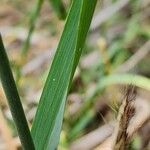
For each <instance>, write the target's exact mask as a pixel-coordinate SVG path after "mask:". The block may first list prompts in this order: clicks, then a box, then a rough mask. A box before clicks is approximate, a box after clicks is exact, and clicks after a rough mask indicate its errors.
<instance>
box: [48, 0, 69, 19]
mask: <svg viewBox="0 0 150 150" xmlns="http://www.w3.org/2000/svg"><path fill="white" fill-rule="evenodd" d="M49 1H50V3H51V4H52V7H53V9H54V11H55V12H56V13H57V15H58V17H59V18H60V19H65V18H66V15H67V12H66V9H65V7H64V4H63V2H62V0H49Z"/></svg>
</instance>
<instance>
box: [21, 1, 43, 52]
mask: <svg viewBox="0 0 150 150" xmlns="http://www.w3.org/2000/svg"><path fill="white" fill-rule="evenodd" d="M43 2H44V0H37V1H36V4H35V6H34V8H33V11H32V13H31V18H30V23H29V24H30V27H29V31H28V35H27V38H26V40H25V42H24V44H23V47H22V55H25V54H27V52H28V49H29V46H30V40H31V37H32V33H33V31H34V28H35V23H36V20H37V17H38V16H39V13H40V10H41V7H42V4H43Z"/></svg>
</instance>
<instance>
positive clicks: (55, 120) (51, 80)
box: [31, 0, 97, 150]
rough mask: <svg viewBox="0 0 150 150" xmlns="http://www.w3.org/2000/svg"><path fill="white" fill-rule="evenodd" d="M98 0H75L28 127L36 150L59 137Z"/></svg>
mask: <svg viewBox="0 0 150 150" xmlns="http://www.w3.org/2000/svg"><path fill="white" fill-rule="evenodd" d="M96 1H97V0H93V1H91V0H75V1H73V3H72V7H71V10H70V12H69V15H68V18H67V21H66V25H65V28H64V31H63V34H62V37H61V39H60V42H59V45H58V48H57V51H56V54H55V57H54V60H53V62H52V66H51V69H50V72H49V75H48V78H47V81H46V84H45V87H44V90H43V93H42V96H41V99H40V103H39V106H38V110H37V113H36V116H35V120H34V123H33V127H32V130H31V133H32V136H33V139H34V142H35V146H36V149H37V150H43V149H44V150H46V149H47V150H49V149H50V150H54V149H55V148H56V147H57V144H58V141H59V134H60V130H61V124H62V120H63V112H64V106H65V100H66V97H67V92H68V90H69V87H70V84H71V81H72V78H73V74H74V72H75V69H76V66H77V64H78V61H79V58H80V56H81V53H82V48H83V46H84V42H85V39H86V35H87V32H88V30H89V26H90V23H91V19H92V16H93V13H94V9H95V5H96Z"/></svg>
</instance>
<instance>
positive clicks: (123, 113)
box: [113, 85, 136, 150]
mask: <svg viewBox="0 0 150 150" xmlns="http://www.w3.org/2000/svg"><path fill="white" fill-rule="evenodd" d="M135 96H136V92H135V87H133V86H132V85H130V86H129V87H128V88H127V92H126V96H125V100H124V101H123V102H122V105H121V107H120V110H119V115H118V126H117V127H116V129H115V134H114V135H115V142H114V146H113V147H114V149H115V150H125V149H126V147H127V145H128V142H129V138H128V133H127V128H128V126H129V122H130V120H131V118H132V117H133V115H134V112H135V108H134V106H133V104H134V100H135Z"/></svg>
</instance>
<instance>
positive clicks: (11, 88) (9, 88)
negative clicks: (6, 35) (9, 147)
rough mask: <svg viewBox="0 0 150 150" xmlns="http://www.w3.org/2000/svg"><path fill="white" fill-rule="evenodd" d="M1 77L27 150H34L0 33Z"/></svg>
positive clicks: (23, 144)
mask: <svg viewBox="0 0 150 150" xmlns="http://www.w3.org/2000/svg"><path fill="white" fill-rule="evenodd" d="M0 78H1V81H2V85H3V88H4V91H5V94H6V97H7V100H8V103H9V107H10V110H11V113H12V116H13V119H14V122H15V124H16V127H17V131H18V134H19V137H20V140H21V143H22V146H23V148H24V149H25V150H29V148H30V150H34V145H33V141H32V138H31V135H30V131H29V128H28V124H27V120H26V117H25V114H24V111H23V107H22V104H21V101H20V97H19V94H18V91H17V88H16V85H15V81H14V78H13V74H12V72H11V69H10V65H9V61H8V57H7V54H6V52H5V48H4V45H3V42H2V38H1V35H0Z"/></svg>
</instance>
